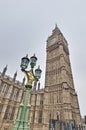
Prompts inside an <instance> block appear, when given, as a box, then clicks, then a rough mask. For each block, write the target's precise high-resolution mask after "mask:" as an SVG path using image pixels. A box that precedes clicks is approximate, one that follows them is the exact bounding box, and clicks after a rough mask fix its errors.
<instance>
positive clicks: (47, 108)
mask: <svg viewBox="0 0 86 130" xmlns="http://www.w3.org/2000/svg"><path fill="white" fill-rule="evenodd" d="M46 50H47V56H46V73H45V87H44V89H40V83H38V84H36V83H34V85H33V89H32V90H31V93H30V97H29V103H30V104H31V109H30V115H29V119H30V127H31V130H40V129H41V130H49V128H50V120H51V119H54V120H57V121H59V120H61V121H63V122H69V121H74V122H75V123H76V124H78V125H79V124H81V115H80V109H79V104H78V97H77V93H76V91H75V88H74V83H73V76H72V70H71V64H70V58H69V49H68V43H67V41H66V39H65V38H64V36H63V34H62V33H61V31H60V30H59V28H58V27H57V26H56V27H55V29H54V30H53V31H52V35H51V36H50V37H48V39H47V47H46ZM6 69H7V68H6V67H5V68H4V70H3V72H2V73H1V74H0V117H1V118H0V120H1V121H0V130H11V128H12V125H13V122H14V120H15V119H16V117H17V113H18V108H19V104H20V102H22V101H23V96H24V92H25V89H24V81H25V80H24V79H23V82H22V83H20V82H18V81H16V76H17V73H15V74H14V77H13V79H12V78H10V77H8V76H6V75H5V72H6ZM56 127H57V129H59V128H58V125H56Z"/></svg>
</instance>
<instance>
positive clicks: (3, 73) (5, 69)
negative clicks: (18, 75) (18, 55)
mask: <svg viewBox="0 0 86 130" xmlns="http://www.w3.org/2000/svg"><path fill="white" fill-rule="evenodd" d="M6 71H7V65H6V66H5V68H4V69H3V72H2V76H4V75H5V73H6Z"/></svg>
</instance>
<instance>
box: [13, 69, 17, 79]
mask: <svg viewBox="0 0 86 130" xmlns="http://www.w3.org/2000/svg"><path fill="white" fill-rule="evenodd" d="M16 77H17V71H16V72H15V73H14V76H13V81H15V80H16Z"/></svg>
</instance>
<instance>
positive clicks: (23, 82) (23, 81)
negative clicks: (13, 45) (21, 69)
mask: <svg viewBox="0 0 86 130" xmlns="http://www.w3.org/2000/svg"><path fill="white" fill-rule="evenodd" d="M24 84H25V77H24V78H23V80H22V85H24Z"/></svg>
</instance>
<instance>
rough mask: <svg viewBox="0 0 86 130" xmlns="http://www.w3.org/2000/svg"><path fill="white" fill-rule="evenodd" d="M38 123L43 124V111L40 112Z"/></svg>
mask: <svg viewBox="0 0 86 130" xmlns="http://www.w3.org/2000/svg"><path fill="white" fill-rule="evenodd" d="M38 123H42V111H39V116H38Z"/></svg>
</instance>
